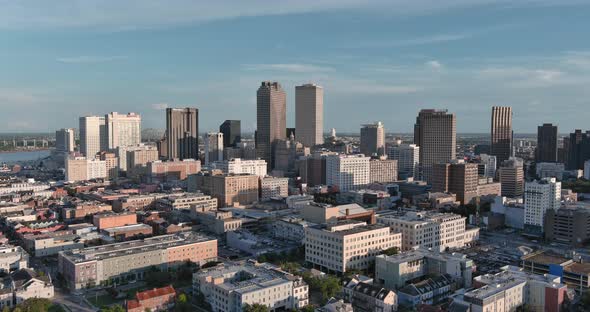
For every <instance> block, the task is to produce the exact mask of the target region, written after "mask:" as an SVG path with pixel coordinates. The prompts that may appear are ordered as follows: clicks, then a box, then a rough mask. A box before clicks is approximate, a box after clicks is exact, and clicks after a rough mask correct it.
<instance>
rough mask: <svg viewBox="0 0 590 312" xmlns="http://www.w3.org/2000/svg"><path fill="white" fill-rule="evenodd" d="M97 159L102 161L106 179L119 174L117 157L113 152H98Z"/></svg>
mask: <svg viewBox="0 0 590 312" xmlns="http://www.w3.org/2000/svg"><path fill="white" fill-rule="evenodd" d="M99 159H100V160H102V161H104V164H105V170H106V173H107V176H106V177H107V179H114V178H116V177H118V176H119V159H118V158H117V156H116V155H115V153H109V152H100V157H99Z"/></svg>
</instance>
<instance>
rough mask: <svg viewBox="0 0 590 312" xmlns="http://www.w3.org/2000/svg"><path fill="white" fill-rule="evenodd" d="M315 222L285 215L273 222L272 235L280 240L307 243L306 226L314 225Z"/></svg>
mask: <svg viewBox="0 0 590 312" xmlns="http://www.w3.org/2000/svg"><path fill="white" fill-rule="evenodd" d="M314 225H316V224H315V223H312V222H308V221H305V220H303V219H301V218H289V217H285V218H282V219H280V220H276V221H274V222H273V223H272V236H273V237H274V238H276V239H279V240H287V241H291V242H298V243H301V244H304V243H305V228H307V227H308V226H314Z"/></svg>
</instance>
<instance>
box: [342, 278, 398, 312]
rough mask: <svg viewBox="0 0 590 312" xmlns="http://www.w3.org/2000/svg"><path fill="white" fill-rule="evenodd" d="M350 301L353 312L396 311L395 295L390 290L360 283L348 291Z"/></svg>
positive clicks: (396, 301) (396, 299) (396, 300)
mask: <svg viewBox="0 0 590 312" xmlns="http://www.w3.org/2000/svg"><path fill="white" fill-rule="evenodd" d="M350 301H351V303H352V307H353V309H354V311H355V312H373V311H380V312H394V311H397V306H398V298H397V294H396V293H395V292H394V291H393V290H390V289H386V288H382V287H379V286H377V285H373V284H370V283H365V282H360V283H358V284H356V285H355V286H354V287H353V288H352V290H351V291H350Z"/></svg>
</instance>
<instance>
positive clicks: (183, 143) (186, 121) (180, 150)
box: [165, 107, 199, 160]
mask: <svg viewBox="0 0 590 312" xmlns="http://www.w3.org/2000/svg"><path fill="white" fill-rule="evenodd" d="M165 142H166V149H165V150H166V152H167V157H168V159H169V160H173V159H199V110H198V109H196V108H189V107H187V108H167V109H166V133H165Z"/></svg>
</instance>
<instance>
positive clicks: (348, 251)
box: [305, 221, 402, 273]
mask: <svg viewBox="0 0 590 312" xmlns="http://www.w3.org/2000/svg"><path fill="white" fill-rule="evenodd" d="M401 239H402V235H401V233H399V232H395V231H393V230H392V229H390V228H389V227H387V226H384V225H381V224H371V225H367V224H366V223H365V222H356V221H342V222H338V223H336V224H330V225H317V226H310V227H307V228H305V261H307V262H309V263H311V264H313V265H314V266H315V267H317V268H320V269H322V270H327V271H331V272H338V273H344V272H346V271H347V270H350V269H358V270H363V269H367V268H368V267H369V265H370V264H371V262H373V261H375V257H376V256H377V255H379V254H380V253H381V252H382V251H383V250H386V249H389V248H393V247H395V248H398V249H399V248H401Z"/></svg>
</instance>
